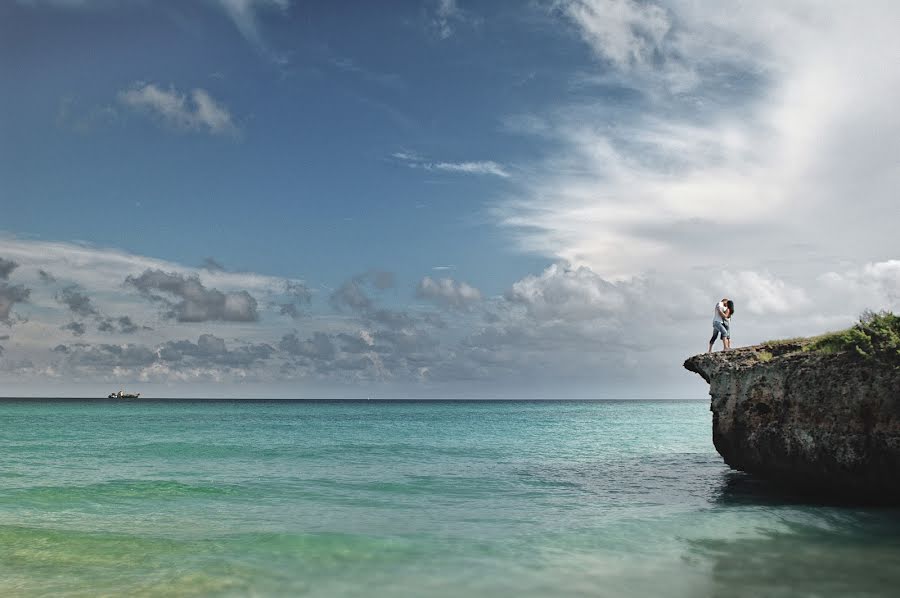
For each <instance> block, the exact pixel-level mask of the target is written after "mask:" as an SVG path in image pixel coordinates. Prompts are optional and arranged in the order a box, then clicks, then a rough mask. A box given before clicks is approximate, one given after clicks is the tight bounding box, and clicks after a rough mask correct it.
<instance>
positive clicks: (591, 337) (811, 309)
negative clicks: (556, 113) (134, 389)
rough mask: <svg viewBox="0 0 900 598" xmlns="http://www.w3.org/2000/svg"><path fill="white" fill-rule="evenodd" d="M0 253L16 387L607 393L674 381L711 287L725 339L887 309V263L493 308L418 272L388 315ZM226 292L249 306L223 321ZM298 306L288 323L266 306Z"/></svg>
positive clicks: (187, 270) (538, 285) (528, 296)
mask: <svg viewBox="0 0 900 598" xmlns="http://www.w3.org/2000/svg"><path fill="white" fill-rule="evenodd" d="M0 259H4V260H6V262H4V263H15V264H16V267H15V268H10V269H9V270H10V272H9V276H8V278H9V280H8V281H4V282H3V283H2V285H3V286H2V287H0V293H6V295H4V296H6V297H7V298H6V299H5V303H0V305H2V306H4V309H5V310H6V318H5V320H4V321H5V327H6V328H7V329H8V331H9V334H8V338H7V339H6V340H5V341H4V350H5V352H4V355H3V361H2V363H3V365H2V367H0V378H2V379H4V380H6V381H9V382H17V383H26V382H36V383H40V382H41V381H44V382H47V381H53V380H60V381H62V380H66V381H68V380H72V381H81V382H87V381H93V382H108V383H116V384H123V383H128V384H131V383H134V384H168V385H171V384H186V383H216V384H221V383H228V384H233V383H257V384H260V385H265V384H283V383H298V384H314V385H316V387H327V386H328V385H340V386H341V387H344V388H352V387H357V388H372V387H373V385H375V387H377V386H379V385H381V386H389V387H392V388H394V387H401V386H405V387H406V389H407V392H411V393H412V394H416V393H420V394H425V395H428V394H442V395H443V396H447V394H448V393H449V394H451V395H452V394H453V393H454V392H460V389H462V388H465V387H468V388H470V389H478V390H479V391H481V392H488V390H487V389H493V392H496V393H497V394H499V395H504V394H505V393H506V392H507V391H506V390H503V389H509V392H512V393H516V392H521V387H522V385H523V384H526V383H527V384H534V383H536V382H538V381H540V382H542V383H549V382H551V381H554V380H555V381H557V382H558V381H560V380H566V381H567V382H569V383H574V384H576V385H581V386H582V387H584V388H592V387H593V388H603V387H604V385H606V386H610V385H615V386H617V387H618V386H627V385H629V384H631V385H633V384H635V383H636V382H638V381H639V380H640V379H641V378H643V377H645V376H646V371H647V369H648V368H652V369H654V370H655V371H656V372H657V374H658V375H660V376H663V378H665V376H666V375H668V376H672V377H674V376H676V375H677V373H678V366H679V363H673V362H672V355H679V356H680V355H684V354H689V353H694V352H698V351H700V350H702V349H703V345H704V343H705V339H706V334H707V330H706V328H707V327H708V326H707V324H708V322H707V320H709V319H710V318H711V315H710V314H707V313H706V312H707V311H710V310H711V307H710V306H709V305H707V304H708V303H710V297H713V296H716V293H719V292H720V289H721V288H723V286H725V287H727V288H728V289H729V293H730V294H731V296H733V297H735V298H736V300H737V303H738V315H737V316H736V318H735V320H736V323H737V335H738V336H739V337H741V336H743V338H745V339H747V340H748V341H749V340H751V339H755V340H763V339H764V338H767V337H768V336H777V335H778V334H779V333H780V332H782V331H789V333H791V334H802V333H812V332H818V331H821V330H822V329H823V328H829V327H830V328H835V327H839V326H843V325H845V324H848V323H849V322H850V321H851V320H852V319H853V318H854V317H855V316H857V315H858V314H859V313H861V312H862V311H863V310H865V309H869V308H874V309H879V308H884V309H900V261H897V260H888V261H884V262H877V263H867V264H860V265H858V266H855V267H849V268H845V269H843V270H840V271H826V272H822V273H820V274H818V275H816V276H813V277H811V278H808V279H806V280H804V281H803V283H802V284H798V283H791V282H787V281H785V280H782V279H780V278H778V277H777V276H775V275H774V274H772V273H771V272H766V271H762V272H755V271H735V272H732V271H727V270H723V271H721V272H719V274H718V278H719V280H717V281H709V280H704V277H705V274H702V273H701V275H699V276H694V277H693V278H690V277H687V278H685V277H682V276H679V277H677V278H676V277H673V276H672V275H671V274H665V275H664V274H645V275H642V276H639V277H632V278H628V279H621V280H614V279H609V278H606V277H604V276H602V275H601V274H599V273H598V272H595V271H594V270H592V269H591V268H590V267H588V266H584V265H582V266H574V265H567V264H564V263H556V264H552V265H550V266H548V267H547V268H546V269H545V270H544V271H542V272H540V273H539V274H530V275H527V276H525V277H523V278H522V279H520V280H518V281H515V282H514V283H513V284H511V285H510V287H509V288H508V289H507V291H506V292H505V293H504V294H503V295H502V296H493V297H484V296H483V295H482V293H481V292H480V291H479V290H478V289H476V288H475V287H472V286H471V285H468V284H466V283H465V282H462V281H459V280H455V279H452V278H442V279H437V280H435V279H433V278H432V277H430V276H428V275H425V276H423V277H422V278H421V279H420V280H419V282H418V283H417V284H415V285H410V286H409V287H408V288H407V289H406V292H405V294H401V298H400V301H399V303H397V302H396V301H395V302H394V304H390V305H388V304H386V303H385V301H384V296H383V293H384V292H385V291H388V290H395V289H398V287H397V282H396V279H395V277H394V276H393V274H391V273H390V272H388V271H371V272H367V273H364V274H360V275H355V276H351V277H350V278H348V279H347V281H346V282H345V284H344V285H342V286H341V287H339V288H337V289H335V290H334V291H333V292H332V293H331V295H330V296H329V297H314V296H313V295H312V294H311V293H309V291H308V287H307V286H306V285H307V283H306V282H305V281H300V280H296V279H282V278H278V277H272V276H265V275H260V274H256V273H251V272H240V273H237V272H227V271H224V270H218V269H217V270H210V269H208V268H206V267H198V268H191V267H187V266H183V265H180V264H175V263H172V262H164V261H161V260H155V259H153V258H149V257H146V256H139V255H133V254H128V253H125V252H121V251H117V250H111V249H104V248H97V247H91V246H86V245H74V244H70V243H53V242H42V241H30V240H19V239H14V238H3V239H0ZM48 274H49V275H51V276H48ZM10 289H15V291H10ZM399 290H401V291H403V289H402V288H399ZM229 297H232V298H234V297H237V298H247V301H244V300H242V301H241V302H239V303H240V305H237V306H232V308H233V313H232V312H229V308H228V298H229ZM813 297H817V298H819V297H827V298H828V299H827V300H825V301H822V300H817V302H816V303H815V304H813V300H812V298H813ZM298 298H299V299H298ZM13 299H14V300H13ZM250 300H252V306H253V309H254V311H253V312H252V315H253V316H254V317H250V315H251V312H250V311H248V309H249V305H250V303H248V301H250ZM298 300H299V301H300V302H301V303H302V305H303V306H304V309H305V310H306V311H305V313H304V314H303V315H301V316H299V317H297V316H293V315H292V314H285V312H284V311H283V310H282V309H281V306H282V305H284V304H286V302H296V301H298ZM417 300H425V301H428V302H429V303H430V304H431V305H423V304H421V303H418V302H417ZM287 304H295V303H287ZM708 307H709V308H710V309H706V308H708ZM230 313H231V314H232V315H234V316H235V317H226V316H228V315H229V314H230ZM710 313H711V312H710ZM182 316H184V317H182ZM200 316H202V317H200ZM708 316H709V317H708ZM73 318H74V319H73ZM742 330H746V331H747V332H743V333H742V332H741V331H742ZM751 330H752V332H750V331H751ZM751 334H752V335H753V336H750V335H751Z"/></svg>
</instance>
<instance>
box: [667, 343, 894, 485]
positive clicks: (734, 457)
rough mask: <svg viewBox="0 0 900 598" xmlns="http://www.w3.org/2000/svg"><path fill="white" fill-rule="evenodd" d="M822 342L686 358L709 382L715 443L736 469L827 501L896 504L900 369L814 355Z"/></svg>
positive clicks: (840, 353)
mask: <svg viewBox="0 0 900 598" xmlns="http://www.w3.org/2000/svg"><path fill="white" fill-rule="evenodd" d="M857 327H859V325H858V326H857ZM851 330H853V329H851ZM832 336H833V335H832ZM822 339H825V337H819V339H818V340H817V339H800V340H794V341H784V342H779V343H770V344H764V345H758V346H754V347H746V348H741V349H733V350H730V351H725V352H716V353H707V354H702V355H695V356H694V357H691V358H689V359H688V360H687V361H685V362H684V367H685V368H687V369H688V370H690V371H692V372H696V373H698V374H700V375H701V376H702V377H703V378H704V379H705V380H706V381H707V382H709V394H710V397H711V399H712V401H711V406H710V409H711V411H712V413H713V444H715V447H716V450H718V451H719V454H721V455H722V457H723V458H724V459H725V463H727V464H728V465H729V466H731V467H732V468H734V469H739V470H742V471H746V472H748V473H752V474H756V475H759V476H762V477H766V478H770V479H774V480H778V481H781V482H787V483H790V484H791V485H794V486H799V487H801V488H803V489H806V490H812V491H815V492H819V493H822V494H826V495H829V496H840V497H844V498H850V499H853V500H861V501H867V502H891V503H898V502H900V365H895V364H894V363H893V359H894V357H891V361H889V362H885V361H884V360H880V359H872V358H867V357H866V355H865V354H864V353H862V352H861V351H857V350H830V351H823V350H818V346H819V345H822V343H823V341H822ZM827 340H828V339H826V341H827ZM829 342H830V341H829ZM817 343H818V344H817ZM852 348H854V349H855V347H852ZM811 349H812V350H811ZM892 355H894V354H892ZM869 357H871V356H869Z"/></svg>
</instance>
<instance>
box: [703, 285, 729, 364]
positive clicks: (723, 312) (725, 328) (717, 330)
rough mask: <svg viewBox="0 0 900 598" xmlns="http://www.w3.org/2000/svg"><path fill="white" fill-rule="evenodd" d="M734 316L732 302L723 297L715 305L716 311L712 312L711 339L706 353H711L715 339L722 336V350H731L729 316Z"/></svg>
mask: <svg viewBox="0 0 900 598" xmlns="http://www.w3.org/2000/svg"><path fill="white" fill-rule="evenodd" d="M733 314H734V301H732V300H731V299H729V298H728V297H724V298H723V299H722V300H721V301H719V302H718V303H716V309H715V311H714V312H713V323H712V325H713V334H712V338H711V339H709V349H707V351H706V352H707V353H710V352H712V348H713V343H715V342H716V338H718V337H719V335H720V334H721V335H722V349H730V348H731V331H730V329H731V316H732V315H733Z"/></svg>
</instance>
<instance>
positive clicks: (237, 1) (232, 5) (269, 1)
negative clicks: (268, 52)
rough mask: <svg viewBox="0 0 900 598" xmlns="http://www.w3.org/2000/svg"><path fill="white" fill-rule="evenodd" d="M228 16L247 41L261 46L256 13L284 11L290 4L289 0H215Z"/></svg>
mask: <svg viewBox="0 0 900 598" xmlns="http://www.w3.org/2000/svg"><path fill="white" fill-rule="evenodd" d="M215 1H216V3H217V4H219V5H220V6H221V7H222V9H223V10H224V11H225V13H226V14H227V15H228V17H229V18H230V19H231V20H232V21H233V22H234V24H235V26H236V27H237V28H238V31H240V32H241V35H243V36H244V37H245V38H246V39H247V40H248V41H249V42H251V43H253V44H254V45H256V46H258V47H263V45H264V44H263V41H262V36H261V35H260V33H259V18H258V16H257V13H259V12H260V11H266V10H278V11H281V12H285V11H286V10H287V9H288V7H289V6H290V0H215Z"/></svg>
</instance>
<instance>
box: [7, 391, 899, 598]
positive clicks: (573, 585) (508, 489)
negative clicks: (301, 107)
mask: <svg viewBox="0 0 900 598" xmlns="http://www.w3.org/2000/svg"><path fill="white" fill-rule="evenodd" d="M710 426H711V421H710V413H709V407H708V403H706V402H705V401H671V402H669V401H660V402H634V401H618V402H616V401H609V402H589V401H579V402H396V403H391V402H274V401H272V402H241V401H216V402H202V401H175V402H172V401H168V402H167V401H141V402H114V401H62V400H60V401H41V402H38V401H24V400H23V401H10V400H7V401H3V402H0V442H2V445H0V447H2V448H0V595H3V596H38V595H54V596H59V595H64V596H98V595H109V596H122V595H129V596H207V595H210V596H246V595H252V596H270V595H271V596H279V595H285V596H294V595H308V596H423V595H433V596H465V597H467V598H474V597H477V596H490V597H492V598H497V597H500V596H662V595H665V596H692V597H693V596H724V595H727V596H788V595H790V596H798V595H799V596H846V595H855V596H888V595H896V589H897V588H898V587H900V512H898V511H896V510H889V509H863V508H850V507H841V506H829V505H816V504H810V503H809V502H808V501H804V500H802V499H798V498H794V497H789V496H785V495H784V494H780V493H778V492H776V491H774V490H773V489H771V488H769V487H768V486H766V485H763V484H761V483H759V482H754V481H752V480H750V479H748V478H747V477H745V476H743V475H742V474H737V473H733V472H730V471H729V470H728V469H727V467H725V466H724V465H723V464H722V461H721V459H720V458H719V456H718V455H717V454H716V452H715V450H714V448H713V446H712V443H711V440H710Z"/></svg>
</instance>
